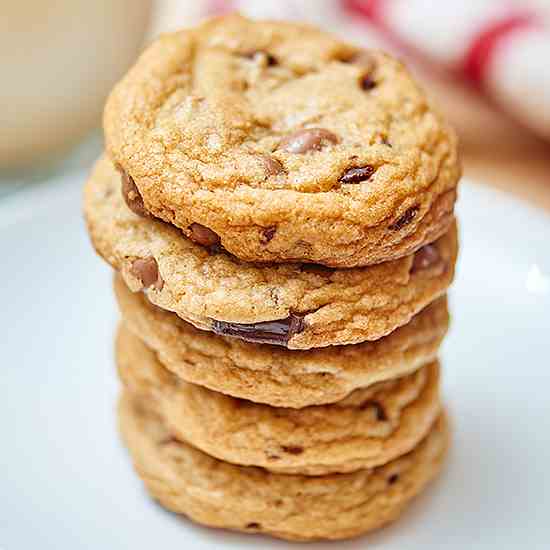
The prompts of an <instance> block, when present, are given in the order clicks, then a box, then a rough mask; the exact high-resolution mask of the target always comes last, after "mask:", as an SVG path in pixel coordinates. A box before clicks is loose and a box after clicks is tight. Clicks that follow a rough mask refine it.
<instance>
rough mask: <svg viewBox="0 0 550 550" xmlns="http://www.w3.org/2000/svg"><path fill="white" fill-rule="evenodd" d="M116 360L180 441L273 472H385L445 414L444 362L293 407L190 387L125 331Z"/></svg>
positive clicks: (133, 389)
mask: <svg viewBox="0 0 550 550" xmlns="http://www.w3.org/2000/svg"><path fill="white" fill-rule="evenodd" d="M116 360H117V365H118V372H119V376H120V378H121V380H122V382H123V383H124V386H125V389H126V390H127V391H128V392H130V394H132V396H134V399H136V398H137V399H143V400H150V401H154V402H155V407H156V410H157V412H158V414H159V416H160V417H161V418H162V420H163V423H164V424H165V426H166V427H167V428H168V429H169V430H170V432H171V434H172V437H174V438H175V439H176V440H183V441H186V442H187V443H189V444H191V445H193V446H194V447H196V448H198V449H200V450H202V451H203V452H205V453H207V454H209V455H210V456H214V457H216V458H219V459H220V460H225V461H226V462H232V463H234V464H241V465H245V466H260V467H263V468H266V469H267V470H270V471H273V472H280V473H287V474H290V473H292V474H304V475H322V474H329V473H345V472H352V471H355V470H359V469H363V468H372V467H374V466H380V465H382V464H385V463H387V462H389V461H391V460H393V459H395V458H397V457H398V456H401V455H403V454H406V453H407V452H409V451H410V450H411V449H412V448H413V447H415V446H416V445H417V444H418V443H419V442H420V440H422V439H423V438H424V437H425V436H426V434H427V433H428V431H429V430H430V428H431V427H432V425H433V423H434V422H435V420H436V419H437V417H438V416H439V412H440V401H439V365H438V364H437V362H434V363H431V364H429V365H426V366H425V367H422V368H420V369H419V370H417V371H416V372H414V373H412V374H409V375H406V376H404V377H401V378H398V379H392V380H388V381H385V382H379V383H378V384H374V385H373V386H370V387H369V388H366V389H360V390H355V391H354V392H352V393H351V394H350V395H348V396H347V397H346V398H344V399H343V400H341V401H338V402H337V403H334V404H332V405H321V406H313V407H305V408H302V409H293V408H286V407H271V406H268V405H261V404H257V403H253V402H251V401H247V400H243V399H236V398H234V397H229V396H227V395H223V394H221V393H218V392H214V391H212V390H208V389H206V388H203V387H201V386H197V385H195V384H189V383H187V382H184V381H183V380H181V379H179V378H178V377H177V376H175V375H174V374H172V373H170V372H169V371H168V370H167V369H166V368H165V367H163V366H162V365H161V364H160V362H159V361H158V359H157V357H156V355H155V354H154V352H152V351H151V350H150V349H149V348H147V346H146V345H145V344H143V343H142V342H141V340H140V339H139V338H138V337H137V336H134V335H132V334H131V333H130V332H129V331H128V330H127V329H125V328H124V327H123V326H122V325H121V327H119V332H118V335H117V343H116Z"/></svg>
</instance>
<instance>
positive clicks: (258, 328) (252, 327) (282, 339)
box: [212, 313, 304, 346]
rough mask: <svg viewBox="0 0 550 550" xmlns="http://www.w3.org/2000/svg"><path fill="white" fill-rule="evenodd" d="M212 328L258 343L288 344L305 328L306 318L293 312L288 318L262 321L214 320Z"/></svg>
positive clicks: (226, 334) (223, 333) (221, 332)
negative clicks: (244, 322)
mask: <svg viewBox="0 0 550 550" xmlns="http://www.w3.org/2000/svg"><path fill="white" fill-rule="evenodd" d="M212 330H213V331H214V332H215V333H216V334H220V335H222V336H234V337H236V338H240V339H241V340H246V341H247V342H254V343H256V344H274V345H277V346H286V345H287V344H288V341H289V340H290V339H291V338H292V337H293V336H294V335H295V334H299V333H300V332H302V331H303V330H304V318H303V317H302V316H300V315H296V314H294V313H292V314H291V315H289V316H288V317H287V318H286V319H278V320H276V321H264V322H262V323H250V324H241V323H226V322H225V321H216V320H214V322H213V324H212Z"/></svg>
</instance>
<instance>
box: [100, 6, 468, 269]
mask: <svg viewBox="0 0 550 550" xmlns="http://www.w3.org/2000/svg"><path fill="white" fill-rule="evenodd" d="M104 127H105V138H106V147H107V150H108V153H109V155H110V157H111V159H112V161H113V163H114V164H115V165H116V166H117V167H118V169H119V171H120V174H119V175H118V176H117V185H118V186H119V187H120V186H121V185H122V187H123V188H124V190H125V193H126V198H127V202H128V204H129V206H130V207H131V208H132V209H133V210H134V212H136V214H137V215H140V216H145V217H153V218H158V219H162V220H165V221H166V222H169V223H170V224H174V225H176V226H178V227H179V228H181V230H182V231H183V232H184V233H185V234H186V235H187V236H188V237H189V238H191V239H193V240H194V241H195V242H196V243H198V244H199V245H200V246H205V247H209V246H213V245H214V246H220V247H222V248H224V249H225V250H227V251H228V252H230V253H231V254H233V255H235V256H237V257H238V258H240V259H242V260H245V261H250V262H270V263H275V262H288V261H300V262H313V263H320V264H324V265H327V266H332V267H356V266H365V265H371V264H375V263H380V262H383V261H388V260H394V259H397V258H401V257H403V256H406V255H409V254H412V253H413V252H415V251H416V250H418V249H419V248H420V247H422V246H423V245H425V244H428V243H430V242H433V241H434V240H436V239H437V238H438V237H440V236H441V235H443V234H444V233H445V232H446V231H447V230H448V229H449V227H450V226H451V224H452V221H453V207H454V202H455V198H456V184H457V181H458V179H459V177H460V166H459V162H458V158H457V140H456V137H455V134H454V132H453V131H452V130H451V129H450V127H449V126H448V125H447V124H446V122H445V121H444V120H443V119H442V118H441V116H440V115H439V114H438V113H437V112H436V111H435V110H434V109H433V108H432V107H431V106H430V104H429V102H428V100H427V98H426V96H425V94H424V92H423V91H422V90H421V89H420V88H419V86H418V85H417V84H416V83H415V82H414V80H413V79H412V78H411V76H410V74H409V73H408V71H407V70H406V69H405V67H404V66H403V65H402V64H401V63H400V62H398V61H397V60H395V59H393V58H391V57H390V56H388V55H385V54H382V53H380V52H377V51H365V50H359V49H358V48H356V47H353V46H350V45H349V44H345V43H342V42H341V41H340V40H338V39H336V38H335V37H333V36H331V35H329V34H326V33H324V32H321V31H319V30H317V29H314V28H312V27H308V26H304V25H298V24H295V23H283V22H270V21H252V20H248V19H246V18H244V17H240V16H236V15H234V16H228V17H225V18H217V19H212V20H210V21H207V22H205V23H203V24H202V25H201V26H199V27H198V28H195V29H190V30H189V29H188V30H183V31H180V32H176V33H173V34H168V35H164V36H162V37H161V38H160V39H158V40H157V41H156V42H155V43H153V44H152V45H151V46H150V47H149V48H148V49H147V51H146V52H145V53H144V54H143V55H142V56H141V58H140V59H139V60H138V62H137V63H136V65H135V66H134V67H133V68H132V69H131V70H130V72H129V73H128V74H127V75H126V77H125V78H124V79H123V80H122V81H121V82H120V83H119V84H118V85H117V87H116V88H115V89H114V91H113V92H112V94H111V96H110V98H109V101H108V103H107V106H106V109H105V116H104Z"/></svg>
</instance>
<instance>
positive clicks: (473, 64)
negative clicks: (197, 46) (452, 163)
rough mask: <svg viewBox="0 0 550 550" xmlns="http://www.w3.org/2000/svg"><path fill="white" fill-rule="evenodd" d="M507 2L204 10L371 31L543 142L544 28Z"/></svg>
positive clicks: (245, 2)
mask: <svg viewBox="0 0 550 550" xmlns="http://www.w3.org/2000/svg"><path fill="white" fill-rule="evenodd" d="M525 6H526V3H525V2H521V1H513V0H448V1H441V2H437V1H433V0H315V1H307V0H261V1H258V0H210V2H209V3H208V12H209V13H210V14H213V13H227V12H231V11H240V12H241V13H243V14H246V15H249V16H251V17H271V18H278V19H294V20H302V21H308V22H311V23H314V24H316V25H319V26H322V27H324V28H326V29H328V30H330V31H332V32H335V33H337V34H340V35H342V36H344V37H346V39H347V40H348V41H352V42H356V43H359V44H364V45H369V44H372V36H373V29H374V30H375V31H376V32H378V33H381V34H382V35H383V36H384V38H385V39H386V40H388V41H389V43H390V44H391V45H392V46H393V48H394V49H396V50H397V51H402V52H404V53H405V54H407V55H408V56H410V57H413V58H414V57H416V58H419V59H424V60H426V61H428V62H431V63H433V64H434V65H437V66H438V67H439V68H444V69H446V70H449V71H451V72H453V73H454V74H457V75H459V76H460V77H462V78H464V79H465V80H468V81H469V82H470V83H471V84H472V85H473V86H475V87H477V88H478V89H479V90H480V91H481V92H483V93H485V94H486V95H487V96H488V97H489V98H490V99H491V100H492V101H494V102H495V103H497V104H498V105H500V106H501V108H502V109H503V110H505V111H507V112H509V113H510V115H511V116H513V117H515V118H517V119H518V120H520V121H521V122H522V123H523V124H524V125H526V126H528V127H529V128H531V129H532V130H533V131H535V132H536V133H538V134H539V135H541V136H543V137H545V138H547V139H550V28H549V26H548V22H547V20H545V17H544V16H543V15H542V14H541V13H539V12H538V11H537V10H535V9H534V8H526V7H525Z"/></svg>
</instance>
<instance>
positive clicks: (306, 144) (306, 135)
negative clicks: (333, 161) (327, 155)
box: [278, 128, 340, 154]
mask: <svg viewBox="0 0 550 550" xmlns="http://www.w3.org/2000/svg"><path fill="white" fill-rule="evenodd" d="M339 141H340V139H339V138H338V136H337V135H336V134H333V133H332V132H330V131H329V130H325V129H324V128H304V129H303V130H297V131H296V132H293V133H292V134H289V135H288V136H286V137H285V138H284V139H283V140H282V141H281V143H280V144H279V147H278V149H279V150H282V151H286V152H287V153H296V154H300V153H307V152H308V151H320V150H321V149H322V148H323V147H324V146H325V145H327V144H328V143H338V142H339Z"/></svg>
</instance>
